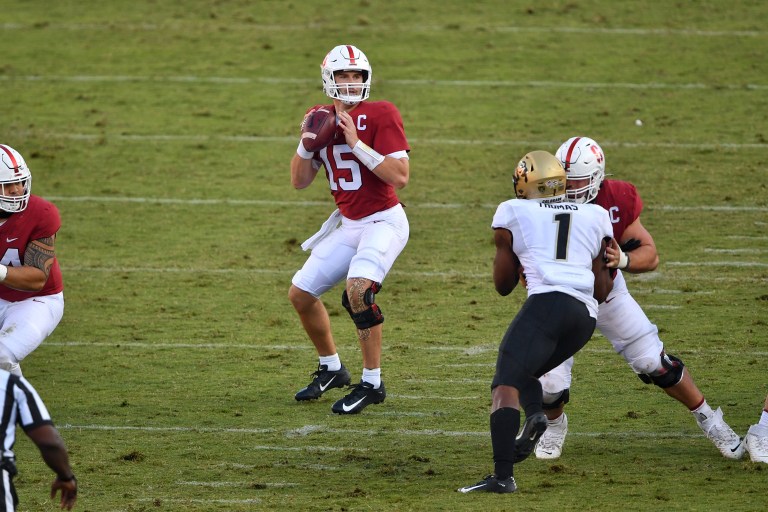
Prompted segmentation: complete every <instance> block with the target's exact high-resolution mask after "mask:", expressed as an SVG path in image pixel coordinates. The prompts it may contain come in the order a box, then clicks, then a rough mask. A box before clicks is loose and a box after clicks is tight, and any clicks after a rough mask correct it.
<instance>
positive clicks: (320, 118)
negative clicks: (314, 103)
mask: <svg viewBox="0 0 768 512" xmlns="http://www.w3.org/2000/svg"><path fill="white" fill-rule="evenodd" d="M335 136H336V110H335V109H334V108H333V107H320V108H318V109H317V110H315V111H314V112H312V113H311V114H309V116H307V119H306V120H305V121H304V125H303V126H302V128H301V143H302V144H303V145H304V149H306V150H307V151H310V152H312V153H314V152H315V151H320V150H321V149H323V148H324V147H326V146H328V145H329V144H330V143H331V142H333V138H334V137H335Z"/></svg>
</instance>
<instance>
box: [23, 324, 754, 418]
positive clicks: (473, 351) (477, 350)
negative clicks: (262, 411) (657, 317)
mask: <svg viewBox="0 0 768 512" xmlns="http://www.w3.org/2000/svg"><path fill="white" fill-rule="evenodd" d="M595 336H596V338H600V336H599V335H598V334H596V335H595ZM46 346H51V347H86V348H87V347H111V348H114V347H120V348H148V349H167V348H180V349H190V348H192V349H195V348H196V349H205V350H212V349H214V350H243V349H250V350H259V351H264V350H277V351H285V350H314V347H312V346H311V344H309V343H304V344H299V345H260V344H259V343H252V344H248V343H231V344H229V343H182V342H178V343H175V342H157V343H151V342H137V341H126V342H120V341H115V342H103V341H48V340H46V341H45V342H44V343H43V344H42V345H41V347H40V348H41V349H45V347H46ZM388 349H391V350H397V349H405V350H427V351H441V352H462V355H465V356H475V355H483V354H487V353H489V352H498V350H499V347H498V345H472V346H470V347H466V346H454V345H439V346H422V345H408V344H404V343H398V342H394V343H393V344H392V345H391V346H390V347H385V349H384V350H385V352H386V351H387V350H388ZM38 350H40V349H38ZM678 351H679V352H683V353H687V354H712V353H719V354H728V355H751V356H768V351H761V350H753V351H744V350H742V349H737V350H730V349H722V348H708V349H706V350H698V349H695V348H682V349H681V348H679V347H678ZM580 352H591V353H595V354H610V353H612V352H613V351H612V350H610V349H601V348H591V347H590V346H589V345H587V346H586V347H585V348H583V349H581V351H580ZM400 397H401V398H409V399H410V398H413V399H415V400H420V399H423V398H426V397H422V396H415V397H414V396H405V395H400ZM430 398H431V397H430ZM438 398H439V397H438ZM465 398H466V397H455V398H446V400H464V399H465ZM123 428H124V429H125V430H131V429H134V428H138V427H132V426H125V427H123ZM197 430H200V431H204V428H202V427H201V428H200V429H197ZM263 431H264V432H269V431H270V430H269V429H263ZM254 433H259V432H258V431H257V430H254Z"/></svg>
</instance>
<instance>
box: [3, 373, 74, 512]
mask: <svg viewBox="0 0 768 512" xmlns="http://www.w3.org/2000/svg"><path fill="white" fill-rule="evenodd" d="M0 400H2V406H3V407H2V417H0V436H2V450H3V451H2V457H1V458H0V477H1V478H0V512H12V511H15V510H16V506H17V505H18V504H19V498H18V496H16V489H15V488H14V486H13V477H14V475H16V457H15V456H14V454H13V444H14V442H15V441H16V424H17V423H18V424H19V425H20V426H21V428H22V429H23V430H24V433H25V434H27V436H28V437H29V438H30V439H31V440H32V442H34V443H35V444H36V445H37V447H38V448H39V449H40V455H42V456H43V460H44V461H45V463H46V464H47V465H48V467H50V468H51V469H52V470H53V471H54V472H55V473H56V480H54V481H53V483H52V484H51V498H54V497H55V496H56V493H57V492H58V491H59V490H61V508H63V509H67V510H72V507H74V506H75V500H76V499H77V479H76V478H75V474H74V473H73V472H72V468H71V467H70V465H69V455H68V454H67V447H66V446H65V445H64V440H62V438H61V436H60V435H59V431H58V430H56V427H54V426H53V421H51V415H50V414H49V413H48V409H46V407H45V404H44V403H43V400H42V399H41V398H40V395H38V394H37V391H35V388H33V387H32V385H31V384H30V383H29V382H27V380H26V379H24V377H21V376H18V375H13V374H10V373H8V372H7V371H5V370H0Z"/></svg>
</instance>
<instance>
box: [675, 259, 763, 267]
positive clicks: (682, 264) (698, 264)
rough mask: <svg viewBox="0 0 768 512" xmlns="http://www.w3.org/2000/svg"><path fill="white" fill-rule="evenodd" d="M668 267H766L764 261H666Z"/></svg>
mask: <svg viewBox="0 0 768 512" xmlns="http://www.w3.org/2000/svg"><path fill="white" fill-rule="evenodd" d="M665 265H669V266H670V267H747V268H749V267H757V268H765V267H768V263H766V262H764V261H732V260H731V261H667V262H666V263H665Z"/></svg>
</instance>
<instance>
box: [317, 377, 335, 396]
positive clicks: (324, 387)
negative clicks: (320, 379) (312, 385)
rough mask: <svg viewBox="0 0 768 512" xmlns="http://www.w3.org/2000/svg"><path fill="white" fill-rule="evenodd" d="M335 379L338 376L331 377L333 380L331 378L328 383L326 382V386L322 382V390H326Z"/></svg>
mask: <svg viewBox="0 0 768 512" xmlns="http://www.w3.org/2000/svg"><path fill="white" fill-rule="evenodd" d="M334 380H336V376H335V375H334V376H333V377H331V380H329V381H328V384H326V385H325V386H323V385H322V384H320V391H322V392H325V390H326V389H328V386H330V385H331V382H333V381H334Z"/></svg>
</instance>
